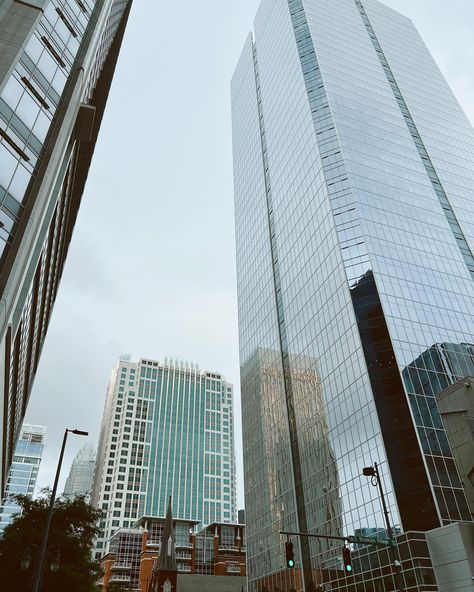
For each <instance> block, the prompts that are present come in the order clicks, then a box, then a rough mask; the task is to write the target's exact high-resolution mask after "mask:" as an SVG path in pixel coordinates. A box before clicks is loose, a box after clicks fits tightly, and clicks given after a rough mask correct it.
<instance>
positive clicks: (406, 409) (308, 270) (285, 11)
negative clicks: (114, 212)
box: [232, 0, 474, 592]
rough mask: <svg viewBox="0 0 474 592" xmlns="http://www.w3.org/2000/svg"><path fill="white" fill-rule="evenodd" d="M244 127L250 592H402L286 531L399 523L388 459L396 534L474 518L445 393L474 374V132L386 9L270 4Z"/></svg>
mask: <svg viewBox="0 0 474 592" xmlns="http://www.w3.org/2000/svg"><path fill="white" fill-rule="evenodd" d="M232 117H233V142H234V185H235V213H236V242H237V273H238V290H239V331H240V356H241V380H242V408H243V432H244V437H243V440H244V470H245V487H246V515H247V526H248V528H247V537H248V539H247V543H248V573H249V578H250V589H251V590H260V589H263V586H266V587H267V589H268V590H271V591H273V590H274V591H276V590H278V589H287V588H288V589H289V588H290V587H294V588H295V590H303V589H304V590H306V591H307V590H311V589H312V586H313V585H320V586H323V588H322V589H324V586H329V585H331V586H337V589H339V590H348V591H349V590H351V591H352V590H354V591H355V590H356V589H357V590H359V589H363V588H358V587H357V586H364V582H366V583H367V582H372V585H373V586H374V589H377V590H380V591H383V592H385V591H389V590H394V589H395V585H396V584H395V578H394V577H393V574H391V573H390V569H388V572H387V573H382V571H383V570H381V569H378V573H376V574H375V573H374V571H373V570H375V565H376V564H377V565H378V566H379V567H381V566H382V565H384V559H383V558H382V557H381V554H380V553H377V555H378V557H379V559H378V563H377V562H375V563H373V568H372V570H371V567H370V561H367V562H361V564H362V567H361V569H362V570H363V571H364V575H363V577H361V578H359V579H357V576H356V575H354V576H352V577H353V580H351V579H350V578H349V579H346V580H344V581H340V579H341V578H342V577H343V575H342V565H341V557H340V556H341V552H340V544H339V543H333V542H327V541H322V540H317V539H309V540H306V539H301V541H295V543H296V544H295V548H297V567H298V569H297V570H294V572H292V574H291V575H289V574H288V572H286V571H285V570H284V569H283V564H284V546H283V539H282V538H281V537H280V535H279V531H280V530H290V531H294V530H299V531H308V532H317V533H319V534H333V535H336V536H340V535H341V534H343V535H344V536H346V535H354V533H356V532H369V531H372V532H382V531H384V523H383V516H382V512H381V508H380V503H379V501H378V497H377V492H376V491H375V490H374V488H372V487H370V484H369V483H368V482H367V479H366V478H365V477H362V476H361V472H362V467H364V466H367V465H370V464H372V463H373V462H374V461H376V462H378V463H379V465H380V470H381V472H382V473H383V480H384V487H385V489H386V491H387V499H388V505H389V509H390V513H391V517H392V522H393V523H394V524H395V526H396V529H397V532H400V531H405V532H406V531H425V530H428V529H430V528H434V527H436V526H439V525H440V524H444V523H448V522H449V521H452V520H460V519H463V520H470V519H471V516H470V513H469V510H468V507H467V503H466V500H465V496H464V493H463V491H462V489H461V487H460V483H459V477H458V475H457V471H456V467H455V465H454V460H453V459H452V454H451V451H450V448H449V443H448V441H447V438H446V434H445V431H444V429H443V426H442V423H441V419H440V416H439V412H438V410H437V406H436V400H435V394H436V393H437V392H439V391H440V390H442V388H444V387H445V386H446V385H448V384H451V383H452V382H453V381H455V380H458V379H459V378H462V377H463V376H465V375H467V374H472V371H473V368H474V367H473V356H472V352H473V346H472V343H474V306H473V305H474V283H473V273H474V268H473V266H472V262H473V261H474V259H473V255H472V253H473V247H474V241H473V222H474V220H473V212H474V200H473V198H472V195H469V192H468V187H469V184H472V180H473V175H474V172H473V171H474V167H473V165H474V150H473V148H474V145H473V144H474V132H473V130H472V127H471V126H470V124H469V122H468V120H467V119H466V117H465V115H464V114H463V112H462V110H461V108H460V107H459V105H458V103H457V102H456V100H455V98H454V97H453V95H452V93H451V91H450V89H449V87H448V86H447V84H446V82H445V81H444V79H443V77H442V75H441V74H440V72H439V70H438V68H437V66H436V64H435V63H434V61H433V59H432V57H431V55H430V54H429V52H428V50H427V49H426V47H425V46H424V44H423V42H422V40H421V39H420V37H419V35H418V33H417V32H416V30H415V28H414V27H413V24H412V23H411V21H409V20H408V19H406V18H405V17H403V16H402V15H400V14H398V13H396V12H394V11H393V10H391V9H389V8H387V7H386V6H384V5H383V4H381V3H380V2H377V1H376V0H362V1H359V0H263V2H262V3H261V6H260V9H259V12H258V14H257V17H256V20H255V35H254V38H252V37H249V39H248V40H247V42H246V44H245V47H244V50H243V52H242V56H241V58H240V60H239V63H238V65H237V68H236V71H235V73H234V77H233V80H232ZM420 537H421V538H422V536H421V535H420ZM421 538H420V540H421ZM425 546H426V545H425ZM358 552H360V553H362V551H361V550H360V549H359V550H358ZM423 556H425V555H423ZM387 557H388V556H387ZM412 567H413V566H412ZM407 569H408V568H407ZM301 570H302V571H301ZM288 578H293V581H291V582H290V581H288ZM405 578H406V584H407V589H413V590H418V589H420V590H421V589H423V590H430V589H436V588H435V587H433V586H434V580H433V577H432V572H430V571H429V570H428V571H427V572H426V573H425V572H423V573H422V572H420V573H417V574H416V575H414V574H412V575H411V576H409V575H408V572H407V573H406V574H405ZM336 581H337V582H338V583H337V584H336V583H335V582H336ZM408 582H410V584H411V585H412V588H410V587H409V586H408ZM417 586H424V587H422V588H418V587H417ZM430 586H431V587H430Z"/></svg>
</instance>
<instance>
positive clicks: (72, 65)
mask: <svg viewBox="0 0 474 592" xmlns="http://www.w3.org/2000/svg"><path fill="white" fill-rule="evenodd" d="M130 6H131V0H31V1H28V2H23V1H21V2H20V1H19V0H5V1H3V2H2V3H1V5H0V302H1V307H0V310H1V313H0V349H1V351H0V366H1V367H0V434H1V437H0V449H1V454H2V467H1V472H0V490H3V488H4V485H5V477H6V474H7V472H8V468H9V466H10V464H11V461H12V455H13V451H14V448H15V442H16V439H17V437H18V434H19V430H20V427H21V424H22V420H23V417H24V414H25V409H26V405H27V402H28V397H29V393H30V391H31V386H32V383H33V379H34V376H35V372H36V368H37V366H38V361H39V357H40V352H41V348H42V345H43V341H44V337H45V333H46V330H47V327H48V323H49V319H50V315H51V310H52V307H53V304H54V301H55V298H56V294H57V290H58V286H59V281H60V278H61V274H62V270H63V267H64V262H65V258H66V255H67V251H68V246H69V242H70V240H71V235H72V231H73V228H74V224H75V220H76V215H77V211H78V208H79V205H80V202H81V197H82V193H83V189H84V185H85V182H86V178H87V173H88V170H89V165H90V162H91V159H92V154H93V152H94V146H95V142H96V139H97V135H98V132H99V128H100V124H101V120H102V115H103V112H104V108H105V104H106V101H107V95H108V92H109V88H110V84H111V80H112V76H113V72H114V68H115V64H116V61H117V57H118V53H119V49H120V45H121V42H122V37H123V33H124V29H125V25H126V22H127V18H128V14H129V10H130Z"/></svg>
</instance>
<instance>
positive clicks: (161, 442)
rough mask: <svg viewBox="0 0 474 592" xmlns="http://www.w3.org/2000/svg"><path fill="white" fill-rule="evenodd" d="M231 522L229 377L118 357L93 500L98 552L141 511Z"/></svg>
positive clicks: (233, 506) (168, 363) (232, 478)
mask: <svg viewBox="0 0 474 592" xmlns="http://www.w3.org/2000/svg"><path fill="white" fill-rule="evenodd" d="M170 495H171V496H172V500H173V515H174V517H175V518H176V519H181V520H195V521H197V522H201V523H203V524H211V523H213V522H235V519H236V488H235V456H234V428H233V392H232V385H231V384H229V383H228V382H226V381H225V379H224V377H223V376H222V374H220V373H218V372H201V371H200V369H199V367H198V366H197V364H194V363H187V362H186V363H184V362H175V361H172V360H171V361H168V360H165V361H164V362H157V361H154V360H145V359H142V360H140V361H139V362H138V363H134V362H131V361H129V360H128V359H126V358H125V357H124V358H122V359H120V360H119V362H118V364H117V366H116V367H115V368H114V370H113V372H112V376H111V379H110V383H109V387H108V391H107V398H106V402H105V408H104V416H103V419H102V427H101V433H100V441H99V449H98V453H97V465H96V472H95V477H94V486H93V492H92V503H93V504H94V505H95V506H97V507H99V508H101V509H103V510H104V512H105V515H104V519H103V521H102V523H101V529H102V531H101V535H100V537H99V539H98V541H97V547H96V549H97V553H103V552H105V551H106V549H107V548H108V541H109V539H110V536H111V535H112V534H113V533H114V532H115V531H116V530H117V529H118V528H121V527H125V528H128V527H130V526H132V525H133V524H134V522H135V521H136V520H137V519H138V518H140V517H142V516H144V515H145V516H156V517H164V516H165V514H166V508H167V503H168V499H169V496H170Z"/></svg>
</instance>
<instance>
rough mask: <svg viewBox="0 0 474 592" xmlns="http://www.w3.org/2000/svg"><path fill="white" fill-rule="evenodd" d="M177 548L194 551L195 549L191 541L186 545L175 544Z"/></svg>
mask: <svg viewBox="0 0 474 592" xmlns="http://www.w3.org/2000/svg"><path fill="white" fill-rule="evenodd" d="M175 547H176V548H177V549H192V548H193V544H192V543H190V542H189V541H187V542H186V543H178V542H175Z"/></svg>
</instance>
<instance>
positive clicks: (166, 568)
mask: <svg viewBox="0 0 474 592" xmlns="http://www.w3.org/2000/svg"><path fill="white" fill-rule="evenodd" d="M177 579H178V568H177V565H176V551H175V543H174V528H173V516H172V512H171V496H170V498H169V502H168V509H167V510H166V518H165V526H164V530H163V537H162V539H161V545H160V554H159V556H158V561H157V562H156V563H155V566H154V568H153V574H152V581H151V585H150V588H149V589H150V592H176V589H177Z"/></svg>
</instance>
